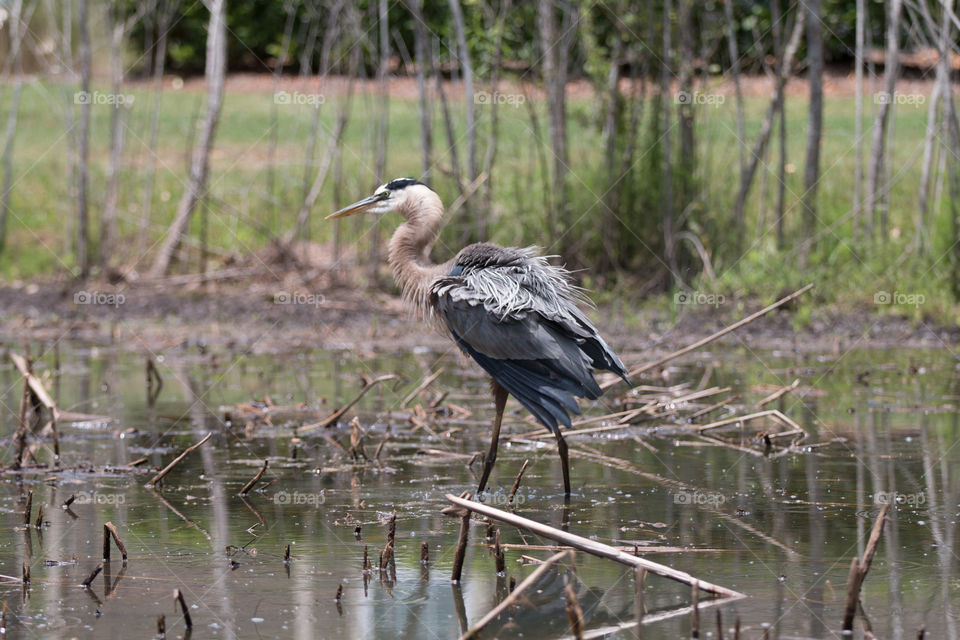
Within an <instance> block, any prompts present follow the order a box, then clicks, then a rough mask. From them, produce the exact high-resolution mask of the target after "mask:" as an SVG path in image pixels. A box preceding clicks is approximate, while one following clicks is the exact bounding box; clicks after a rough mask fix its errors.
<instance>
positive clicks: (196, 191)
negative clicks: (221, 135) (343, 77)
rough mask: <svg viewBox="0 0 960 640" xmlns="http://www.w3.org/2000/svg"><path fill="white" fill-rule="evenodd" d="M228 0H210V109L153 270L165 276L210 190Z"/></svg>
mask: <svg viewBox="0 0 960 640" xmlns="http://www.w3.org/2000/svg"><path fill="white" fill-rule="evenodd" d="M84 1H85V0H84ZM226 4H227V2H226V0H209V3H208V5H207V6H208V7H209V9H210V22H209V27H208V31H207V59H206V82H207V112H206V115H205V117H204V121H203V129H202V131H201V132H200V139H199V141H198V142H197V144H196V145H195V146H194V149H193V156H192V159H191V162H190V182H189V184H188V185H187V188H186V191H184V193H183V196H182V197H181V199H180V204H179V205H177V213H176V216H175V217H174V219H173V223H172V224H171V225H170V229H169V230H168V232H167V236H166V238H164V241H163V244H162V245H161V246H160V251H159V253H158V254H157V258H156V260H155V261H154V263H153V267H152V268H151V270H150V274H151V275H152V276H153V277H159V276H162V275H163V274H165V273H166V272H167V269H168V268H169V267H170V262H171V260H172V259H173V255H174V253H175V252H176V251H177V249H178V248H179V246H180V242H181V240H182V238H183V236H184V234H185V233H186V231H187V227H188V226H189V224H190V217H191V215H192V214H193V211H194V209H196V207H197V204H198V203H199V202H200V200H201V199H202V198H203V197H204V196H205V194H206V188H207V174H208V173H209V170H210V152H211V151H212V150H213V141H214V137H215V135H216V130H217V122H218V121H219V119H220V108H221V107H222V106H223V84H224V78H225V74H226V69H227V43H226V26H227V25H226V17H227V16H226V9H227V7H226Z"/></svg>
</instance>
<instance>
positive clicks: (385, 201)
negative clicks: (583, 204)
mask: <svg viewBox="0 0 960 640" xmlns="http://www.w3.org/2000/svg"><path fill="white" fill-rule="evenodd" d="M364 211H370V212H373V213H388V212H396V213H399V214H400V215H402V216H403V217H404V219H405V221H404V222H403V223H402V224H401V225H400V226H399V228H397V230H396V232H395V233H394V234H393V238H391V240H390V249H389V262H390V266H391V267H392V268H393V274H394V277H395V278H396V280H397V282H398V283H399V285H400V290H401V291H402V292H403V297H404V298H405V299H406V300H407V301H408V302H410V303H411V304H412V306H413V307H414V308H415V310H416V311H417V312H418V314H419V315H420V317H422V318H423V319H425V320H428V321H431V322H434V323H436V324H437V325H438V326H439V328H441V330H442V329H444V328H445V329H446V330H447V331H448V332H449V333H450V335H451V337H452V338H453V339H454V341H455V342H456V343H457V345H458V346H459V347H460V348H461V349H462V350H463V351H464V352H465V353H467V354H469V355H470V356H472V357H473V359H474V360H476V361H477V364H479V365H480V366H481V367H483V369H484V370H485V371H486V372H487V373H488V374H490V378H491V389H492V391H493V398H494V404H495V406H496V414H497V415H496V418H495V419H494V423H493V438H492V440H491V442H490V452H489V454H488V455H487V458H486V460H485V461H484V467H483V475H482V476H481V478H480V488H479V489H478V490H477V493H478V494H479V493H482V492H483V490H484V488H485V487H486V485H487V479H488V478H489V477H490V471H491V470H492V469H493V464H494V462H495V461H496V459H497V444H498V442H499V439H500V424H501V422H502V421H503V410H504V407H505V406H506V402H507V394H510V395H512V396H513V397H514V398H516V399H517V400H518V401H519V402H520V404H522V405H523V406H524V407H526V409H527V410H528V411H529V412H530V413H532V414H533V415H534V417H536V419H537V420H538V421H540V423H541V424H543V425H544V426H545V427H547V428H548V429H550V431H551V432H552V433H553V435H554V436H556V439H557V448H558V450H559V452H560V461H561V463H562V465H563V488H564V491H565V494H566V495H567V496H569V495H570V465H569V460H568V454H567V443H566V441H565V440H564V439H563V434H562V433H561V432H560V425H561V424H562V425H565V426H567V427H569V426H570V416H569V413H580V407H579V406H578V405H577V401H576V400H575V399H574V396H580V397H585V398H590V399H596V398H599V397H600V395H601V394H602V393H603V391H602V390H601V389H600V386H599V385H597V382H596V380H594V378H593V372H592V369H602V370H606V371H612V372H614V373H616V374H617V375H619V376H620V377H621V378H623V379H624V380H625V381H627V370H626V369H625V368H624V366H623V363H622V362H620V359H619V358H618V357H617V355H616V354H615V353H614V352H613V350H611V349H610V347H609V346H608V345H607V343H606V342H604V341H603V338H601V337H600V334H599V333H598V332H597V329H596V327H594V326H593V324H592V323H591V322H590V320H589V319H588V318H587V317H586V316H585V315H584V314H583V313H582V312H581V311H580V309H578V308H577V303H578V302H587V300H586V297H585V296H584V295H583V294H582V293H581V292H580V290H579V289H578V288H577V287H575V286H574V285H573V284H572V283H571V281H570V273H569V272H568V271H567V270H566V269H563V268H561V267H555V266H553V265H551V264H550V263H549V262H547V260H546V259H545V258H543V257H541V256H538V255H537V254H536V252H535V250H534V249H532V248H528V249H516V248H507V247H500V246H497V245H494V244H489V243H486V242H481V243H477V244H471V245H469V246H467V247H464V248H463V250H462V251H460V253H458V254H457V256H456V257H455V258H454V259H453V260H450V261H448V262H444V263H443V264H434V263H433V262H431V260H430V249H431V247H432V246H433V243H434V242H435V241H436V239H437V236H438V235H439V234H440V229H441V228H442V227H443V202H442V201H441V200H440V196H438V195H437V194H436V193H435V192H434V191H433V190H431V189H430V188H429V187H427V186H426V185H425V184H423V183H422V182H420V181H419V180H415V179H413V178H400V179H397V180H393V181H392V182H388V183H387V184H385V185H382V186H381V187H379V188H378V189H377V190H376V191H375V192H374V193H373V195H372V196H369V197H367V198H364V199H363V200H360V201H359V202H355V203H353V204H351V205H350V206H348V207H344V208H343V209H340V210H339V211H337V212H336V213H333V214H331V215H329V216H327V220H331V219H333V218H342V217H344V216H349V215H353V214H355V213H361V212H364ZM627 382H628V383H629V381H627Z"/></svg>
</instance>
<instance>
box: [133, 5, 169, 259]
mask: <svg viewBox="0 0 960 640" xmlns="http://www.w3.org/2000/svg"><path fill="white" fill-rule="evenodd" d="M178 5H179V0H159V1H158V6H157V42H156V45H155V50H154V56H153V104H152V105H151V111H150V143H149V144H150V148H149V151H148V153H147V172H146V177H145V178H144V190H143V202H142V204H141V206H140V229H139V231H138V232H137V251H136V254H135V255H136V257H137V261H138V262H139V261H140V260H142V259H143V254H144V252H145V249H146V246H147V233H148V232H149V229H150V218H151V215H152V212H153V193H154V189H155V188H156V176H157V153H158V151H157V140H158V137H159V133H160V103H161V99H162V97H163V73H164V71H165V70H166V65H167V32H168V31H169V30H170V18H171V17H172V16H173V12H174V11H175V10H176V8H177V6H178Z"/></svg>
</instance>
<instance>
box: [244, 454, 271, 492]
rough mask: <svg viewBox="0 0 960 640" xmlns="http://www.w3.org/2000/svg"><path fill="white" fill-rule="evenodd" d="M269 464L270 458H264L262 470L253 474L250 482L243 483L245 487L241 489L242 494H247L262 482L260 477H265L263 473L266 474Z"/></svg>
mask: <svg viewBox="0 0 960 640" xmlns="http://www.w3.org/2000/svg"><path fill="white" fill-rule="evenodd" d="M269 464H270V461H269V460H264V461H263V466H262V467H260V470H259V471H257V475H255V476H253V477H252V478H251V479H250V482H248V483H247V484H245V485H243V489H240V495H242V496H245V495H247V494H248V493H250V490H251V489H253V488H254V487H255V486H257V483H258V482H260V478H262V477H263V474H265V473H266V472H267V466H268V465H269Z"/></svg>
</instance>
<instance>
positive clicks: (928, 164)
mask: <svg viewBox="0 0 960 640" xmlns="http://www.w3.org/2000/svg"><path fill="white" fill-rule="evenodd" d="M921 7H922V10H923V14H924V18H925V20H926V21H927V23H928V28H929V29H930V30H931V32H933V31H934V25H933V18H932V16H930V14H929V10H928V9H927V5H926V4H925V3H921ZM952 13H953V0H944V2H943V9H942V17H941V20H940V28H939V30H937V31H936V33H935V34H934V33H931V37H934V35H935V37H936V39H937V55H938V59H937V77H936V85H935V86H934V90H933V95H932V96H931V97H930V107H929V110H928V112H927V129H926V132H925V136H924V145H923V169H922V176H921V178H920V203H919V206H918V207H917V213H916V217H915V222H914V227H915V228H914V247H915V248H916V249H917V251H918V252H920V253H926V252H927V250H928V249H929V244H930V236H929V232H928V229H927V224H928V220H929V208H930V206H929V197H930V190H931V187H932V185H931V174H932V168H933V156H934V148H935V147H936V146H937V145H936V138H937V137H938V136H937V135H936V133H937V131H938V122H937V115H938V112H939V111H940V109H939V108H938V107H939V102H940V101H941V100H943V99H944V96H945V95H946V94H947V93H949V92H950V91H951V88H950V56H951V55H952V53H953V51H952V49H951V46H950V45H951V39H952V32H953V24H952V23H951V21H950V15H951V14H952ZM939 124H940V126H943V125H942V123H939ZM941 153H942V151H941Z"/></svg>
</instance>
